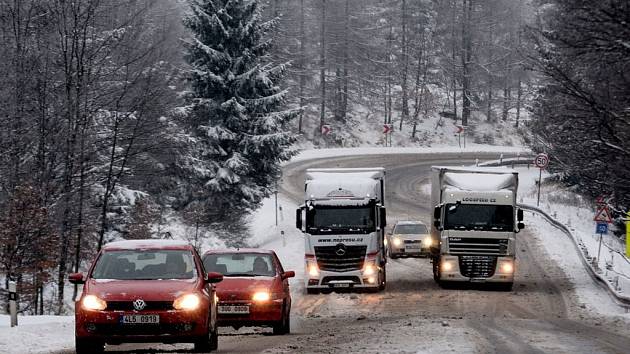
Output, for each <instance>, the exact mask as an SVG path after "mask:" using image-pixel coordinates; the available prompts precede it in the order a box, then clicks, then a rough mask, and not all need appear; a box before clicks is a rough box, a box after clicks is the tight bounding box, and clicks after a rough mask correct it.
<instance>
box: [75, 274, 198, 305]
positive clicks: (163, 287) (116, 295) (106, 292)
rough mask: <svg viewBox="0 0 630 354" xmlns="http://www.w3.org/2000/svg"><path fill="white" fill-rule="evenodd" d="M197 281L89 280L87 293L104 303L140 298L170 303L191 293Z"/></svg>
mask: <svg viewBox="0 0 630 354" xmlns="http://www.w3.org/2000/svg"><path fill="white" fill-rule="evenodd" d="M197 282H198V279H181V280H179V279H171V280H110V279H89V280H88V282H87V283H86V285H87V291H88V292H89V293H90V294H92V295H96V296H98V297H99V298H101V299H103V300H105V301H126V300H135V299H137V298H139V297H140V298H142V299H143V300H145V301H171V300H175V299H176V298H177V297H179V296H181V295H182V294H185V293H189V292H192V291H194V290H195V289H196V287H197Z"/></svg>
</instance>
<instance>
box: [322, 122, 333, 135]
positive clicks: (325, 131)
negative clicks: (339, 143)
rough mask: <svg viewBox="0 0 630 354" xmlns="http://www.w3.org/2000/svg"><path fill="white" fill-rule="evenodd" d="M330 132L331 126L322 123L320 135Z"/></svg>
mask: <svg viewBox="0 0 630 354" xmlns="http://www.w3.org/2000/svg"><path fill="white" fill-rule="evenodd" d="M330 133H332V127H331V126H330V125H328V124H324V125H322V135H328V134H330Z"/></svg>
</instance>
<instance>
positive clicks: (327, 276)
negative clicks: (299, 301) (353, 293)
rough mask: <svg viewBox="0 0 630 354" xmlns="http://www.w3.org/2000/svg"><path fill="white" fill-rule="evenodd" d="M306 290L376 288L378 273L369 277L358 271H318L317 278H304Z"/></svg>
mask: <svg viewBox="0 0 630 354" xmlns="http://www.w3.org/2000/svg"><path fill="white" fill-rule="evenodd" d="M305 286H306V288H307V289H318V290H324V289H361V288H376V287H378V286H379V276H378V272H376V273H374V274H370V275H366V274H364V272H362V271H360V270H355V271H349V272H329V271H320V272H319V276H318V277H313V276H309V277H307V278H306V281H305Z"/></svg>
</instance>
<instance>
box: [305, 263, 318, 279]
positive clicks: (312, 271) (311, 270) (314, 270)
mask: <svg viewBox="0 0 630 354" xmlns="http://www.w3.org/2000/svg"><path fill="white" fill-rule="evenodd" d="M306 267H307V271H308V275H309V276H310V277H312V278H317V277H319V267H317V263H315V262H308V263H307V264H306Z"/></svg>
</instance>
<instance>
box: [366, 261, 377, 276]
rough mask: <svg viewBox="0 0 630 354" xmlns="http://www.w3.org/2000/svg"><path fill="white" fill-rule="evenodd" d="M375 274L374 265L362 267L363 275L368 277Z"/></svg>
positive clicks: (367, 264) (369, 264) (368, 264)
mask: <svg viewBox="0 0 630 354" xmlns="http://www.w3.org/2000/svg"><path fill="white" fill-rule="evenodd" d="M375 273H376V266H375V265H374V263H366V264H365V266H364V267H363V275H365V276H370V275H374V274H375Z"/></svg>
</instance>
